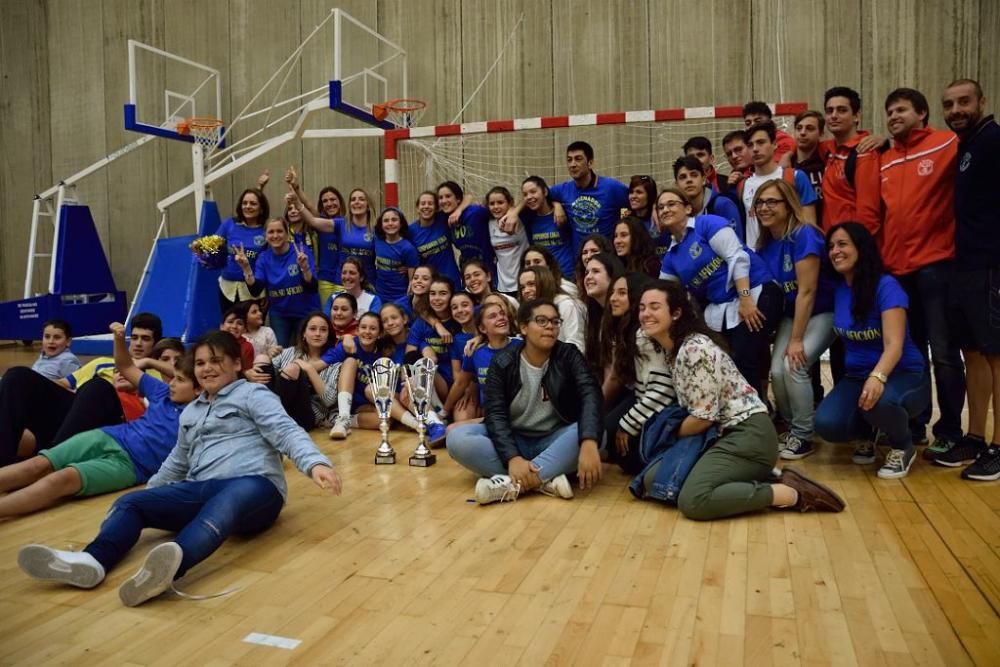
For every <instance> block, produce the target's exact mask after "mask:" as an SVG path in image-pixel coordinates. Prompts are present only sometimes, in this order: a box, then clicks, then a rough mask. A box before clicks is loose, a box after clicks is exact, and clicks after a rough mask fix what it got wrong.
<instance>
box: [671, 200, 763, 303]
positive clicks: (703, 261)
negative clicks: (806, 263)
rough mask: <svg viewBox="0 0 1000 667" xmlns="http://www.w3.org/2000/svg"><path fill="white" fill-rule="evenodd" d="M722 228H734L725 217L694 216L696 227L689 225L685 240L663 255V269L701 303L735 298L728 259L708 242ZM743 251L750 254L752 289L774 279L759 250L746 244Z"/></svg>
mask: <svg viewBox="0 0 1000 667" xmlns="http://www.w3.org/2000/svg"><path fill="white" fill-rule="evenodd" d="M723 229H728V230H729V231H733V230H732V228H731V227H730V226H729V221H728V220H726V219H725V218H720V217H719V216H717V215H699V216H698V217H697V218H695V219H694V228H693V229H690V228H689V229H688V230H687V231H686V232H685V235H684V239H683V240H682V241H681V242H680V243H677V244H675V245H674V246H673V247H672V248H670V250H668V251H667V253H666V254H665V255H664V256H663V264H662V266H661V267H660V272H661V273H666V274H669V275H672V276H677V278H678V279H679V280H680V281H681V284H683V285H684V287H685V288H687V290H688V291H689V292H691V294H692V295H693V296H694V297H695V298H696V299H698V300H699V301H700V302H701V303H702V304H707V303H720V304H721V303H729V302H730V301H732V300H733V299H735V298H736V287H735V286H730V285H729V267H728V266H727V265H726V260H725V259H723V258H722V257H719V256H718V255H716V254H715V251H714V250H712V247H711V246H710V245H709V241H710V240H711V239H712V238H713V237H714V236H715V235H716V234H718V233H719V232H720V231H721V230H723ZM734 233H735V232H734ZM743 250H744V251H745V252H746V253H747V255H749V257H750V288H751V289H752V288H754V287H757V286H758V285H762V284H763V283H765V282H767V281H769V280H772V279H773V278H772V277H771V274H770V273H769V272H768V270H767V266H766V265H765V264H764V261H763V260H762V259H761V258H760V257H759V256H758V255H757V253H755V252H753V251H752V250H749V249H748V248H747V247H746V246H743Z"/></svg>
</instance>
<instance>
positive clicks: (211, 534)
mask: <svg viewBox="0 0 1000 667" xmlns="http://www.w3.org/2000/svg"><path fill="white" fill-rule="evenodd" d="M283 505H284V499H283V498H282V497H281V494H280V493H279V492H278V489H277V488H276V487H275V486H274V484H272V483H271V482H269V481H268V480H267V478H265V477H261V476H260V475H249V476H247V477H233V478H230V479H210V480H206V481H204V482H177V483H176V484H168V485H166V486H158V487H156V488H153V489H143V490H141V491H134V492H132V493H129V494H126V495H124V496H122V497H121V498H119V499H118V500H116V501H115V504H114V505H112V506H111V511H110V512H108V516H107V518H105V519H104V523H103V524H101V531H100V532H99V533H98V534H97V537H95V538H94V541H93V542H91V543H90V544H88V545H87V546H86V547H85V548H84V551H86V552H87V553H89V554H90V555H91V556H93V557H94V558H96V559H97V561H98V562H99V563H100V564H101V565H103V566H104V571H105V572H109V571H110V570H111V568H113V567H114V566H115V565H117V564H118V563H119V562H120V561H121V560H122V558H124V557H125V554H127V553H128V551H129V549H131V548H132V547H133V546H134V545H135V543H136V542H137V541H138V540H139V535H140V534H141V533H142V529H143V528H158V529H160V530H169V531H173V532H175V533H177V537H176V538H174V541H175V542H177V544H179V545H180V547H181V550H182V551H183V552H184V557H183V559H182V560H181V566H180V569H179V570H177V577H176V578H177V579H180V578H181V577H182V576H184V573H185V572H187V571H188V570H189V569H190V568H191V567H193V566H194V565H196V564H198V563H200V562H201V561H203V560H205V559H206V558H208V557H209V556H211V555H212V553H213V552H214V551H215V550H216V549H218V548H219V547H220V546H221V545H222V543H223V542H225V541H226V538H227V537H229V536H230V535H232V534H239V535H250V534H253V533H258V532H260V531H262V530H264V529H266V528H269V527H270V526H271V524H272V523H274V521H275V519H277V518H278V514H280V513H281V508H282V506H283Z"/></svg>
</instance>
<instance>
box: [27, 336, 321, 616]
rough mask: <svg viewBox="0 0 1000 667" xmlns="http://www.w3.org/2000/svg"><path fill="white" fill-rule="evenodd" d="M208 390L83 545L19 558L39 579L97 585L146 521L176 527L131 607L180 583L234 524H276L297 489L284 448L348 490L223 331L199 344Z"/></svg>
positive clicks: (131, 584)
mask: <svg viewBox="0 0 1000 667" xmlns="http://www.w3.org/2000/svg"><path fill="white" fill-rule="evenodd" d="M193 352H194V359H195V362H194V364H195V370H194V373H195V378H196V380H197V381H198V383H199V385H200V386H201V388H202V393H201V395H200V396H199V397H198V398H196V399H195V400H194V401H193V402H192V403H190V404H188V406H187V407H186V408H184V411H183V412H182V413H181V418H180V432H179V435H178V437H177V445H176V446H175V447H174V449H173V451H172V452H171V453H170V456H168V457H167V460H166V461H164V463H163V466H162V467H161V468H160V470H159V472H157V473H156V474H155V475H153V477H152V478H150V480H149V483H148V485H147V488H146V489H143V490H141V491H135V492H133V493H129V494H127V495H124V496H122V497H121V498H119V499H118V500H117V501H115V504H114V505H113V506H112V507H111V511H110V512H109V513H108V516H107V518H106V519H105V520H104V523H103V524H102V525H101V530H100V532H99V533H98V535H97V537H96V538H95V539H94V541H93V542H91V543H90V544H88V545H87V546H86V547H84V549H83V551H82V552H73V551H62V550H59V549H52V548H50V547H46V546H42V545H37V544H32V545H28V546H26V547H24V548H22V549H21V551H20V552H19V553H18V557H17V562H18V565H20V567H21V569H22V570H24V571H25V572H26V573H28V574H29V575H31V576H32V577H35V578H37V579H47V580H52V581H59V582H63V583H67V584H70V585H73V586H77V587H79V588H93V587H94V586H97V585H98V584H99V583H101V581H103V580H104V577H105V573H106V572H108V571H110V570H111V569H112V568H113V567H114V566H115V565H117V564H118V563H119V562H121V560H122V559H123V558H124V557H125V555H126V554H127V553H128V551H129V550H130V549H131V548H132V547H133V546H134V545H135V543H136V542H137V541H138V540H139V535H140V534H141V533H142V529H143V528H158V529H161V530H168V531H172V532H175V533H176V536H175V537H174V540H173V541H171V542H165V543H163V544H160V545H158V546H156V547H154V548H153V549H152V550H151V551H150V552H149V554H148V555H147V556H146V559H145V561H144V562H143V564H142V567H141V568H140V569H139V571H138V572H137V573H136V574H135V576H133V577H131V578H130V579H128V580H127V581H125V583H123V584H122V586H121V588H119V589H118V594H119V597H120V598H121V600H122V602H123V603H124V604H125V605H127V606H130V607H134V606H136V605H139V604H142V603H143V602H145V601H146V600H149V599H151V598H153V597H156V596H157V595H159V594H160V593H163V592H164V591H166V590H168V589H170V588H172V586H173V582H174V580H175V579H178V578H180V577H183V576H184V574H185V573H186V572H187V571H188V570H189V569H191V568H192V567H193V566H194V565H196V564H198V563H200V562H201V561H203V560H205V559H206V558H208V557H209V556H210V555H211V554H212V553H213V552H214V551H215V550H216V549H218V548H219V547H220V546H221V545H222V543H223V542H224V541H225V540H226V538H227V537H229V536H230V535H232V534H238V535H251V534H255V533H259V532H261V531H263V530H265V529H267V528H269V527H270V526H271V524H273V523H274V521H275V520H276V519H277V518H278V515H279V514H280V513H281V509H282V507H283V506H284V504H285V498H286V496H287V494H288V487H287V484H286V482H285V473H284V470H283V469H282V462H281V461H282V458H281V457H282V454H284V455H285V456H288V458H290V459H291V460H292V462H293V463H294V464H295V467H297V468H298V469H299V470H300V471H302V473H303V474H305V475H308V476H309V477H310V478H311V479H312V480H313V482H315V483H316V485H317V486H319V487H321V488H323V489H329V490H331V491H332V492H333V493H334V494H337V495H340V488H341V483H340V477H339V476H338V475H337V473H336V472H334V470H333V467H332V465H331V464H330V460H329V459H327V458H326V457H325V456H324V455H323V454H321V453H320V452H319V450H318V449H316V446H315V445H314V444H313V442H312V440H311V439H310V438H309V435H308V434H307V433H306V432H305V431H303V430H302V429H301V428H299V427H298V426H297V425H296V424H295V422H294V421H292V418H291V417H289V416H288V415H287V414H286V413H285V411H284V410H283V409H282V407H281V403H280V401H279V400H278V397H277V396H276V395H275V394H274V393H272V392H271V391H270V390H268V389H267V387H265V386H263V385H260V384H253V383H250V382H247V381H246V380H241V379H239V370H240V350H239V346H238V344H237V342H236V340H235V339H234V338H233V337H232V336H231V335H229V334H228V333H226V332H224V331H213V332H210V333H208V334H206V335H205V336H203V337H202V338H201V339H199V340H198V342H197V343H196V344H195V346H194V351H193Z"/></svg>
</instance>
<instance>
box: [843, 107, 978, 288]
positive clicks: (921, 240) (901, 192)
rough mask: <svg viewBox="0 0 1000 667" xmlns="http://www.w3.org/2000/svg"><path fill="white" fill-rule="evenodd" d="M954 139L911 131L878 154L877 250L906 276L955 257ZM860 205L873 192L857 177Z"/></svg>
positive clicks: (929, 130)
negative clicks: (879, 208) (879, 206)
mask: <svg viewBox="0 0 1000 667" xmlns="http://www.w3.org/2000/svg"><path fill="white" fill-rule="evenodd" d="M957 156H958V137H957V136H956V135H955V133H954V132H951V131H948V130H935V129H933V128H930V127H925V128H918V129H914V130H911V131H910V134H909V136H908V137H907V138H906V141H905V142H904V143H901V142H899V141H893V142H892V146H891V147H890V148H889V150H887V151H886V152H885V153H882V155H881V156H880V167H879V170H880V173H881V182H880V183H879V189H878V194H879V195H880V197H881V203H882V213H883V217H882V228H881V230H880V233H879V235H878V237H877V238H878V241H879V248H880V249H881V251H882V261H883V262H884V263H885V268H886V270H888V271H889V273H892V274H893V275H897V276H905V275H906V274H909V273H913V272H914V271H916V270H918V269H922V268H923V267H925V266H928V265H930V264H933V263H935V262H940V261H944V260H947V259H951V258H953V257H954V256H955V170H956V165H957ZM856 183H857V184H858V186H859V187H860V188H861V190H859V191H858V199H859V206H868V205H871V204H869V203H867V202H871V201H873V200H874V193H873V192H872V191H873V190H874V188H873V187H871V186H870V184H867V183H866V184H864V185H863V184H862V183H861V182H860V181H856Z"/></svg>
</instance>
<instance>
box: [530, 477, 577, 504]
mask: <svg viewBox="0 0 1000 667" xmlns="http://www.w3.org/2000/svg"><path fill="white" fill-rule="evenodd" d="M538 490H539V491H541V492H542V493H544V494H545V495H547V496H552V497H553V498H563V499H565V500H569V499H571V498H572V497H573V485H572V484H570V483H569V480H568V479H566V475H559V476H558V477H553V478H552V479H550V480H549V481H547V482H542V486H541V487H539V489H538Z"/></svg>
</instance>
